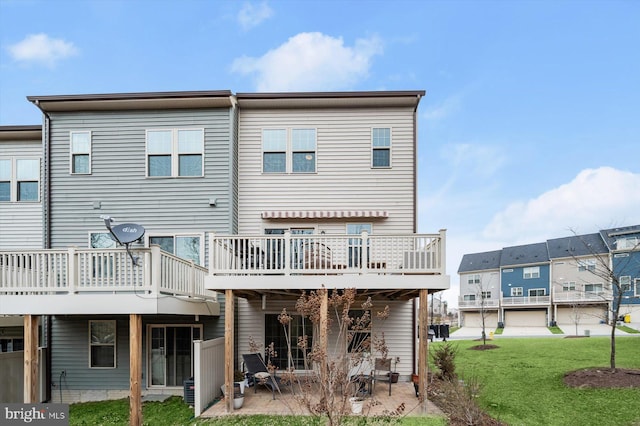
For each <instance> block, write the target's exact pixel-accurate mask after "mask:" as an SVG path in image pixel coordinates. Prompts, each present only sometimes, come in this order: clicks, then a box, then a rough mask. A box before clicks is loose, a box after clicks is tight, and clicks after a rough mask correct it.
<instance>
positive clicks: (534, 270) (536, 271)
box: [522, 266, 540, 280]
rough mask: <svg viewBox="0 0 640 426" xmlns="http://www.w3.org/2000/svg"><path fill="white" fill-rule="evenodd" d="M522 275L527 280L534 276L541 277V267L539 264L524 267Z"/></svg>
mask: <svg viewBox="0 0 640 426" xmlns="http://www.w3.org/2000/svg"><path fill="white" fill-rule="evenodd" d="M522 277H523V278H524V279H525V280H529V279H532V278H540V267H539V266H533V267H531V268H524V269H523V274H522Z"/></svg>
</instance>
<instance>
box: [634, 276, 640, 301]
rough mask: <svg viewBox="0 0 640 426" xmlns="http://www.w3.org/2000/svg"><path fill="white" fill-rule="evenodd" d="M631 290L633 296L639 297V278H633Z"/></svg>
mask: <svg viewBox="0 0 640 426" xmlns="http://www.w3.org/2000/svg"><path fill="white" fill-rule="evenodd" d="M633 290H634V291H633V293H634V296H636V297H640V278H635V279H634V280H633Z"/></svg>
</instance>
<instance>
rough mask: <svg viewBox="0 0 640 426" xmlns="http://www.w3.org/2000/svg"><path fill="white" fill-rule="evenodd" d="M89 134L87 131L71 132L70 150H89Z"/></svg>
mask: <svg viewBox="0 0 640 426" xmlns="http://www.w3.org/2000/svg"><path fill="white" fill-rule="evenodd" d="M90 135H91V134H90V133H89V132H82V133H72V134H71V152H73V153H78V152H81V153H88V152H90V150H91V136H90Z"/></svg>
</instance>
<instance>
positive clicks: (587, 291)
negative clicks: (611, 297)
mask: <svg viewBox="0 0 640 426" xmlns="http://www.w3.org/2000/svg"><path fill="white" fill-rule="evenodd" d="M588 285H590V286H593V287H596V286H600V290H597V291H593V290H592V291H589V290H587V286H588ZM584 291H585V292H586V293H592V294H602V293H604V285H603V284H602V283H586V284H585V285H584Z"/></svg>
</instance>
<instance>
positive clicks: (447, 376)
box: [431, 342, 458, 382]
mask: <svg viewBox="0 0 640 426" xmlns="http://www.w3.org/2000/svg"><path fill="white" fill-rule="evenodd" d="M457 353H458V348H457V346H454V345H452V344H451V343H449V342H447V343H444V344H443V345H441V346H438V347H437V348H436V349H435V350H434V351H433V353H432V354H431V357H432V358H433V363H434V364H435V366H436V368H437V369H438V373H437V375H436V377H437V378H440V379H442V380H447V381H450V382H451V381H454V380H455V379H456V355H457Z"/></svg>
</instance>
